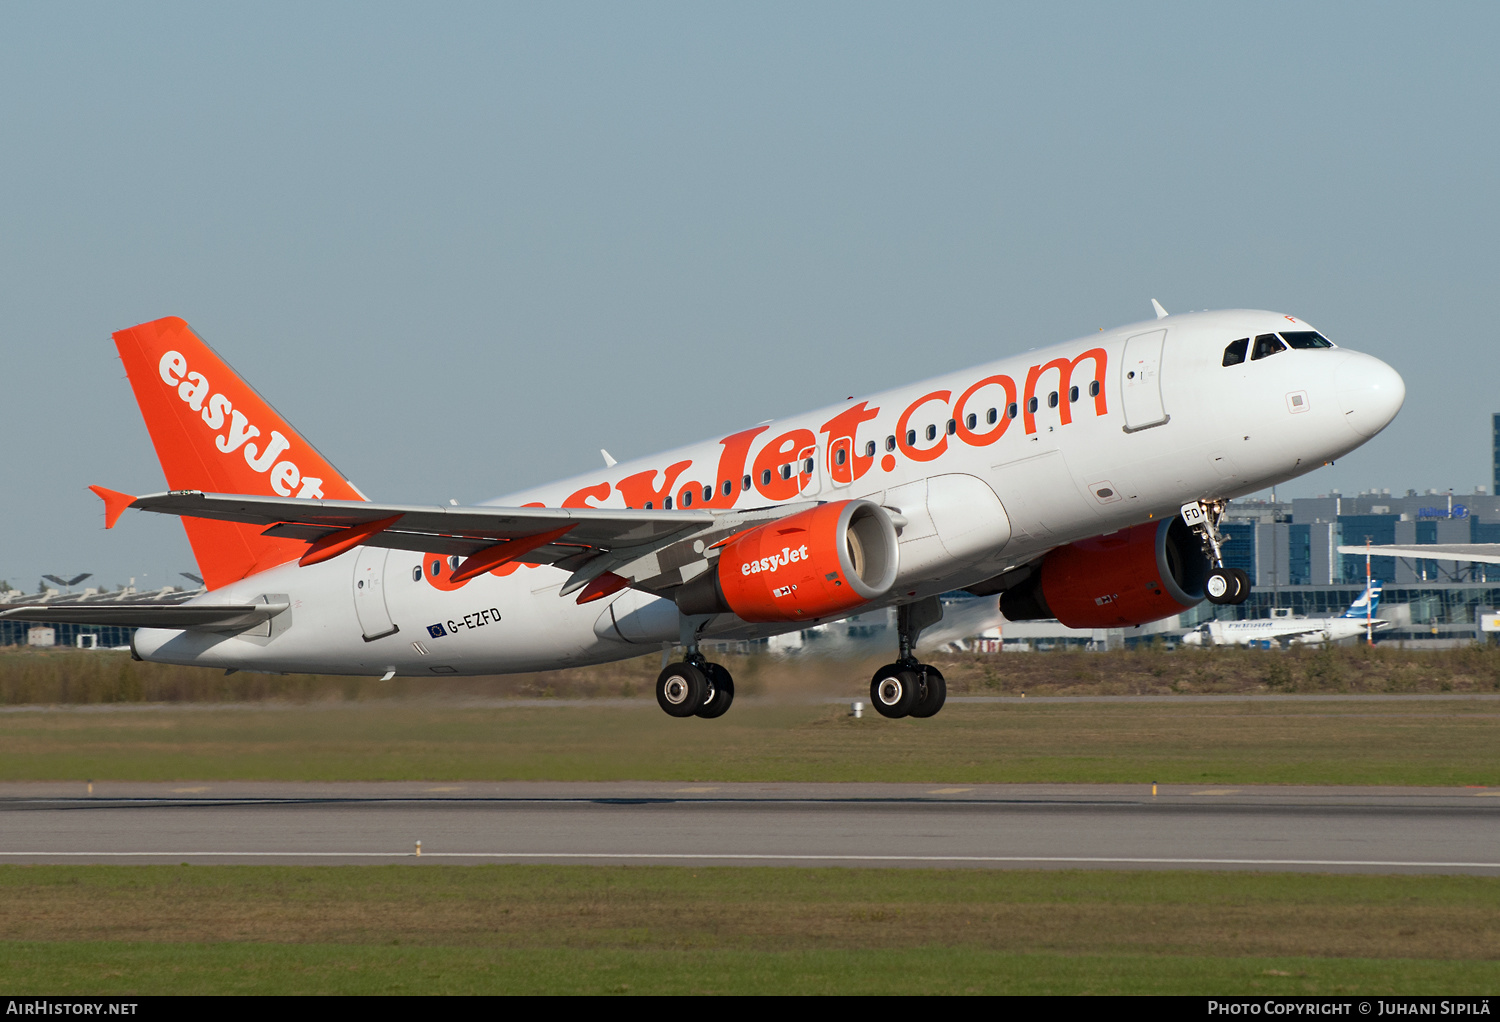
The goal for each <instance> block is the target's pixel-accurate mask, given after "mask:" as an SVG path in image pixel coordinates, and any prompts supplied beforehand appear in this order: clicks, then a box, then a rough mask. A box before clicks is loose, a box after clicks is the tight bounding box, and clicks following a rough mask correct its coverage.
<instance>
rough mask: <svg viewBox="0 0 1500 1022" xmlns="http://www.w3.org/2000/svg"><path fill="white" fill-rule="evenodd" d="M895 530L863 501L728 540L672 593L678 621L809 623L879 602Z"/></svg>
mask: <svg viewBox="0 0 1500 1022" xmlns="http://www.w3.org/2000/svg"><path fill="white" fill-rule="evenodd" d="M898 560H899V553H898V551H897V547H896V527H895V525H894V523H892V521H891V517H890V515H889V514H887V513H886V511H885V509H884V508H882V507H881V506H880V505H878V504H875V503H872V502H871V501H868V500H840V501H833V502H830V503H828V504H820V505H819V506H817V507H814V508H809V509H808V510H806V511H799V512H798V513H797V514H794V515H789V516H787V517H786V518H781V519H778V520H777V521H774V522H769V523H767V524H765V525H760V526H757V527H755V528H753V529H749V530H747V531H745V532H742V533H740V534H739V535H737V536H733V537H731V538H730V539H728V540H727V541H725V542H724V543H723V544H722V546H721V547H720V551H719V559H718V561H717V563H715V564H714V565H713V566H712V567H711V568H710V569H709V570H708V571H706V572H704V573H703V574H702V575H699V576H698V577H697V578H695V579H692V580H691V581H690V582H688V583H687V584H685V585H683V586H682V587H681V588H680V589H678V591H677V606H678V607H679V608H680V609H681V610H682V612H683V613H684V614H723V613H732V614H735V615H737V616H739V617H740V618H742V619H743V620H745V621H757V622H771V621H809V620H813V619H815V618H822V617H830V616H834V615H839V614H844V613H847V612H848V611H851V610H853V609H854V608H855V607H858V606H860V605H861V604H864V603H868V602H869V601H871V600H875V599H879V598H880V597H882V596H884V595H885V594H886V593H887V592H888V591H889V590H890V588H891V586H892V585H893V584H894V583H895V581H896V567H897V562H898Z"/></svg>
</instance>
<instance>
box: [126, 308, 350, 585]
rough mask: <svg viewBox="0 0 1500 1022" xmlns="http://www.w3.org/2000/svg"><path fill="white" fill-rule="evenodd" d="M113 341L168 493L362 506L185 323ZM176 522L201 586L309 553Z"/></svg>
mask: <svg viewBox="0 0 1500 1022" xmlns="http://www.w3.org/2000/svg"><path fill="white" fill-rule="evenodd" d="M114 338H115V347H116V348H118V349H119V351H120V359H121V361H123V362H124V363H125V372H126V373H127V374H128V375H129V377H130V386H131V388H132V389H133V390H134V391H135V400H136V403H137V404H138V405H140V408H141V417H142V418H144V419H145V420H146V429H147V430H149V431H150V433H151V442H152V443H153V444H154V445H155V446H156V456H157V458H159V459H160V460H161V468H162V472H163V473H165V474H166V477H167V486H168V487H169V488H170V489H173V490H203V491H205V492H211V493H245V494H255V495H257V496H270V495H272V494H275V495H277V496H281V497H288V496H295V497H327V498H329V499H331V500H364V499H365V496H364V494H362V493H360V492H359V490H358V489H357V488H356V487H355V486H354V484H353V483H350V482H349V481H348V480H346V479H345V478H344V477H343V476H342V475H341V474H340V473H339V471H338V469H336V468H334V467H333V466H332V465H331V464H329V462H328V460H327V459H326V458H324V457H323V456H322V455H321V454H319V453H318V452H317V450H316V449H314V448H313V446H312V444H310V443H308V442H307V441H306V440H305V439H303V437H302V435H301V434H300V433H298V432H297V431H296V430H294V429H292V427H291V426H289V425H288V424H287V422H286V420H285V419H283V418H282V417H281V416H280V415H278V414H277V413H276V410H275V409H274V408H272V407H271V406H270V405H269V404H267V403H266V402H265V401H264V400H263V399H262V398H261V396H260V395H259V394H257V393H256V392H255V390H254V389H253V388H252V387H251V386H250V385H249V384H247V383H246V382H245V381H244V380H242V379H240V378H239V376H237V375H236V374H235V372H234V370H233V369H230V368H229V366H228V365H226V364H225V362H224V361H223V359H221V358H219V356H218V355H216V354H214V351H213V349H212V348H210V347H209V346H208V345H207V344H205V343H203V341H202V339H200V338H199V337H198V335H197V334H195V333H193V331H192V330H191V329H189V327H188V325H187V323H186V322H184V321H183V320H181V319H178V318H177V317H176V316H168V317H167V318H166V319H158V320H155V321H154V322H151V323H142V324H141V325H140V326H133V327H131V328H130V329H128V330H121V331H120V332H119V333H117V334H115V335H114ZM182 524H183V527H184V528H185V529H187V535H188V542H189V543H191V544H192V547H193V556H194V557H196V558H197V559H198V567H199V569H200V570H201V571H202V572H203V580H204V583H205V584H206V585H207V586H208V588H209V589H217V588H219V587H220V586H223V585H227V584H228V583H230V582H233V581H235V580H237V579H241V578H244V577H245V576H247V575H252V574H254V573H255V572H257V571H264V570H266V569H267V568H272V567H275V566H276V565H278V564H284V563H286V562H287V561H293V560H296V559H297V558H298V557H300V556H301V555H302V554H303V553H305V552H306V550H307V545H306V544H305V543H301V542H299V541H297V540H286V539H271V538H269V537H266V536H262V535H261V534H260V530H259V529H258V528H257V527H256V526H253V525H241V524H238V523H235V522H216V521H211V520H208V519H203V518H184V519H183V520H182Z"/></svg>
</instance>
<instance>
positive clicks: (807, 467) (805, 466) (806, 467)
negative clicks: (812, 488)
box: [802, 458, 813, 476]
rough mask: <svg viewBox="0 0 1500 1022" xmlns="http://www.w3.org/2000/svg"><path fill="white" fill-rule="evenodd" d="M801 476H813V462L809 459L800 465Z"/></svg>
mask: <svg viewBox="0 0 1500 1022" xmlns="http://www.w3.org/2000/svg"><path fill="white" fill-rule="evenodd" d="M802 474H803V475H808V476H810V475H812V474H813V460H812V459H811V458H808V459H807V460H806V461H804V462H803V463H802Z"/></svg>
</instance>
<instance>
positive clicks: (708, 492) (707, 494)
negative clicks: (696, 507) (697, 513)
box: [703, 484, 729, 504]
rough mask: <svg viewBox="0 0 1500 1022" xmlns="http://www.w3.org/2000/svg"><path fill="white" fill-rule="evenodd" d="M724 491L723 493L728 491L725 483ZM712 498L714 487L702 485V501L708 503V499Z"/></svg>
mask: <svg viewBox="0 0 1500 1022" xmlns="http://www.w3.org/2000/svg"><path fill="white" fill-rule="evenodd" d="M724 492H725V493H728V492H729V487H728V485H727V484H726V485H725V487H724ZM713 499H714V488H713V487H712V486H705V487H703V502H704V503H705V504H706V503H708V502H709V501H711V500H713Z"/></svg>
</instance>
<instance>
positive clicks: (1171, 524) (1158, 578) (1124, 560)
mask: <svg viewBox="0 0 1500 1022" xmlns="http://www.w3.org/2000/svg"><path fill="white" fill-rule="evenodd" d="M1211 568H1212V565H1211V564H1210V563H1209V560H1208V557H1207V556H1206V555H1205V554H1204V553H1203V547H1202V544H1201V543H1199V541H1198V538H1197V536H1195V535H1194V534H1193V531H1192V530H1191V529H1189V528H1188V527H1187V526H1186V525H1184V524H1183V521H1182V519H1181V518H1178V517H1176V516H1175V515H1174V516H1173V517H1172V518H1170V519H1164V520H1162V521H1160V522H1148V523H1146V524H1144V525H1135V526H1132V527H1130V528H1128V529H1121V530H1120V531H1119V532H1115V533H1111V534H1110V535H1108V536H1095V537H1094V538H1093V539H1085V540H1080V541H1078V542H1077V543H1069V544H1068V545H1067V546H1061V547H1058V548H1057V549H1056V550H1053V551H1051V552H1049V553H1048V554H1047V556H1045V557H1043V558H1042V563H1041V570H1039V571H1034V572H1032V573H1031V575H1030V576H1028V577H1027V578H1025V579H1023V580H1022V581H1021V582H1020V583H1019V584H1017V585H1015V586H1014V587H1012V588H1009V589H1007V590H1005V592H1003V593H1002V594H1001V596H1000V613H1002V614H1004V615H1005V617H1006V619H1007V620H1010V621H1035V620H1037V619H1039V618H1049V617H1053V618H1056V619H1057V620H1058V621H1061V622H1062V623H1063V624H1065V625H1067V626H1068V627H1069V628H1120V627H1122V626H1123V627H1130V626H1134V625H1143V624H1145V623H1146V622H1148V621H1159V620H1161V619H1162V618H1164V617H1170V616H1171V615H1173V614H1179V613H1181V612H1182V611H1184V610H1188V609H1189V608H1192V607H1195V606H1197V605H1198V604H1199V603H1201V602H1202V600H1203V583H1204V582H1205V581H1206V580H1207V579H1208V573H1209V570H1210V569H1211Z"/></svg>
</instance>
